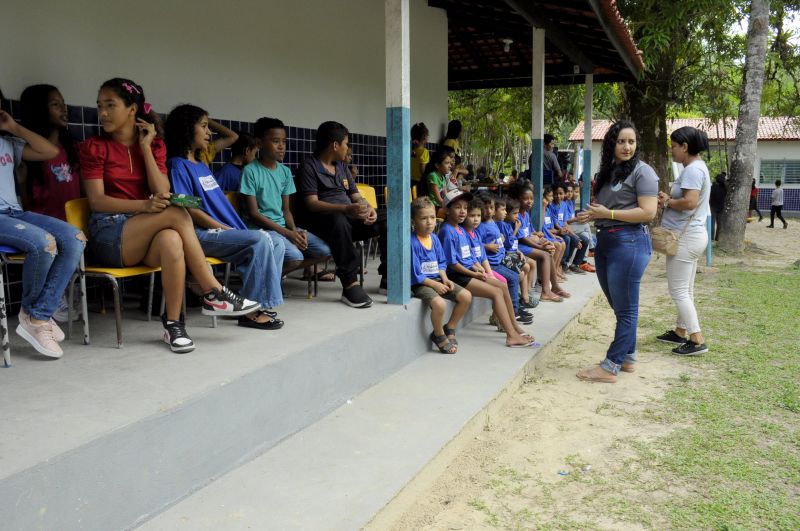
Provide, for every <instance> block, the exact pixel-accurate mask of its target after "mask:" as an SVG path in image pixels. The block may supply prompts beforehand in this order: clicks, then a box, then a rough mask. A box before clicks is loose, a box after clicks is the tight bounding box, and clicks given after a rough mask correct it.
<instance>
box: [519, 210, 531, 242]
mask: <svg viewBox="0 0 800 531" xmlns="http://www.w3.org/2000/svg"><path fill="white" fill-rule="evenodd" d="M517 219H518V220H519V230H518V231H517V239H521V238H529V237H530V236H531V234H533V233H534V232H535V231H534V230H533V225H531V213H530V212H523V211H522V210H520V211H519V214H518V215H517Z"/></svg>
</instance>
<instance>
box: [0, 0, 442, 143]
mask: <svg viewBox="0 0 800 531" xmlns="http://www.w3.org/2000/svg"><path fill="white" fill-rule="evenodd" d="M3 4H4V5H3V8H2V17H0V50H2V59H0V64H2V72H0V87H2V88H3V91H4V92H5V95H6V97H8V98H12V99H15V98H18V97H19V94H20V92H21V91H22V89H23V88H24V87H25V86H27V85H29V84H32V83H51V84H54V85H56V86H58V87H59V88H60V89H61V91H62V93H63V94H64V97H65V99H66V100H67V102H68V103H70V104H77V105H94V102H95V99H96V96H97V89H98V87H99V86H100V84H101V83H102V82H103V81H105V80H106V79H108V78H111V77H115V76H123V77H129V78H131V79H134V80H135V81H137V82H138V83H140V84H141V85H142V86H143V87H144V89H145V93H146V95H147V99H148V101H150V102H151V103H153V106H154V107H155V109H156V110H158V111H160V112H165V111H168V110H169V109H170V108H172V107H173V106H174V105H176V104H177V103H194V104H196V105H200V106H201V107H204V108H206V109H208V110H209V111H210V112H211V114H212V115H213V116H218V117H221V118H226V119H232V120H247V121H254V120H255V119H256V118H258V117H259V116H263V115H269V116H276V117H279V118H281V119H282V120H283V121H284V122H286V123H287V124H291V125H295V126H301V127H312V128H316V127H317V126H318V125H319V124H320V123H321V122H323V121H325V120H333V119H335V120H337V121H340V122H343V123H344V124H345V125H347V127H348V128H349V129H350V130H352V131H355V132H359V133H367V134H375V135H385V134H386V126H385V124H386V115H385V105H386V97H385V69H384V7H383V2H381V1H378V0H303V1H301V2H296V1H295V2H288V1H285V0H237V1H234V2H213V1H211V0H171V1H168V2H164V1H157V0H137V1H135V2H129V1H128V2H122V1H120V0H108V1H106V2H100V1H99V0H94V1H93V0H70V1H64V0H40V1H36V2H4V3H3ZM411 4H412V9H411V87H412V99H411V105H412V120H415V121H419V120H424V121H425V122H426V123H427V124H428V125H429V127H430V128H431V130H432V131H434V130H438V129H439V128H440V127H441V124H443V123H445V122H446V120H447V17H446V14H445V12H444V11H442V10H440V9H434V8H429V7H427V2H426V1H425V0H411Z"/></svg>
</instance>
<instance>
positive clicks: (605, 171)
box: [594, 120, 641, 193]
mask: <svg viewBox="0 0 800 531" xmlns="http://www.w3.org/2000/svg"><path fill="white" fill-rule="evenodd" d="M623 129H633V131H634V133H635V134H636V151H635V152H634V153H633V156H632V157H631V158H630V159H629V160H626V161H625V162H623V163H622V164H616V163H615V162H614V148H615V147H616V145H617V138H619V132H620V131H622V130H623ZM640 145H641V143H640V142H639V131H637V130H636V126H635V125H633V122H629V121H627V120H620V121H618V122H615V123H614V124H612V125H611V127H610V128H609V130H608V132H607V133H606V136H605V137H603V151H602V155H601V156H600V171H599V172H598V173H597V179H596V180H595V183H594V186H595V193H597V192H599V191H600V189H601V188H603V186H605V185H606V184H608V183H616V182H619V181H624V180H625V178H626V177H627V176H628V175H630V174H631V172H632V171H633V169H634V168H635V167H636V165H637V164H638V163H639V153H640Z"/></svg>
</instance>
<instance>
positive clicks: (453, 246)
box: [439, 190, 538, 347]
mask: <svg viewBox="0 0 800 531" xmlns="http://www.w3.org/2000/svg"><path fill="white" fill-rule="evenodd" d="M471 199H472V194H470V193H469V192H462V191H460V190H453V191H451V192H449V193H448V194H447V196H446V198H445V200H446V204H445V207H446V208H447V217H446V219H445V223H444V224H443V225H442V227H441V229H440V230H439V240H440V241H441V243H442V249H443V250H444V256H445V259H446V261H447V277H448V278H449V279H450V280H452V281H453V282H455V283H456V284H458V285H459V286H461V287H462V288H466V289H467V290H469V292H470V293H472V295H473V296H477V297H484V298H486V299H490V300H491V301H492V309H493V310H494V313H495V315H496V316H497V320H498V321H499V323H500V325H501V326H502V328H503V330H504V331H505V333H506V346H507V347H531V346H535V345H538V344H537V343H535V342H534V339H533V337H532V336H530V335H527V334H523V333H522V332H523V331H522V329H521V328H520V327H519V325H518V324H517V322H516V321H515V320H514V318H513V317H512V316H513V315H514V306H513V304H512V303H511V296H510V295H509V292H508V287H507V286H506V285H505V284H503V283H502V282H500V281H499V280H497V279H496V278H494V276H492V275H491V273H490V272H487V271H485V270H484V269H483V266H481V265H480V264H479V263H478V262H477V260H476V259H475V256H474V254H473V252H472V247H471V245H470V242H469V239H468V238H467V234H466V231H465V230H464V229H463V228H461V227H460V226H459V225H460V224H461V223H463V222H464V219H466V217H467V208H468V207H467V205H468V202H469V201H470V200H471Z"/></svg>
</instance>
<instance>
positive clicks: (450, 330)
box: [444, 326, 458, 346]
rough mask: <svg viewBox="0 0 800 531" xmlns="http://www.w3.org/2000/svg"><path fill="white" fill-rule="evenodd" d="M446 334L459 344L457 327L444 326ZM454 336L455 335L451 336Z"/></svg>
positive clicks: (454, 342) (451, 340)
mask: <svg viewBox="0 0 800 531" xmlns="http://www.w3.org/2000/svg"><path fill="white" fill-rule="evenodd" d="M444 335H445V336H447V339H449V340H450V343H452V344H454V345H455V346H458V339H456V329H455V328H448V327H446V326H445V327H444ZM450 336H453V337H450Z"/></svg>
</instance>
